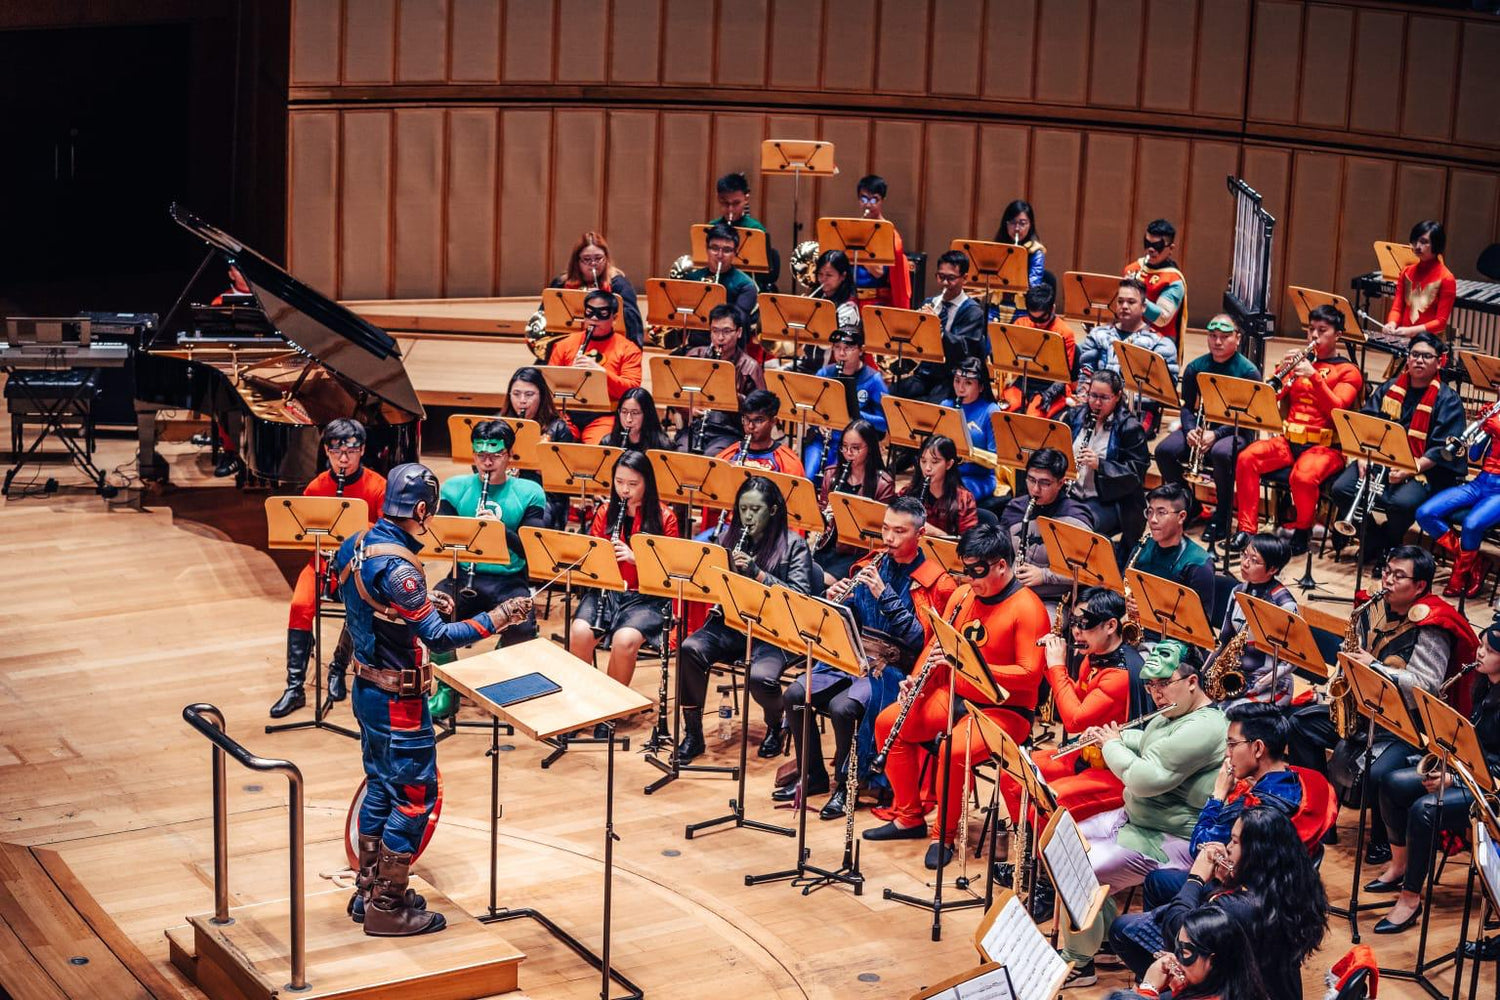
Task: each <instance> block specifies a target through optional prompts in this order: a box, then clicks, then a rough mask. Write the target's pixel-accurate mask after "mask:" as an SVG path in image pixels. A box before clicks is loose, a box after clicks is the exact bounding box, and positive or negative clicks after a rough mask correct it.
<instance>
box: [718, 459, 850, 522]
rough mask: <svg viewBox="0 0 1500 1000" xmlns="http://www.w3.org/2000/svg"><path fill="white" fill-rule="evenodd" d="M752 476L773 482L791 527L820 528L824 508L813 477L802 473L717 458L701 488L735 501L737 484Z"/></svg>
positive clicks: (728, 503)
mask: <svg viewBox="0 0 1500 1000" xmlns="http://www.w3.org/2000/svg"><path fill="white" fill-rule="evenodd" d="M751 476H764V477H765V478H767V479H769V480H770V481H771V482H773V483H775V484H776V488H777V489H779V490H780V491H781V498H782V500H784V501H785V502H786V517H787V526H788V527H789V528H791V529H792V530H793V531H821V530H823V508H822V507H821V506H820V505H819V504H818V490H817V487H815V486H813V484H812V480H811V479H807V478H804V477H803V476H792V475H788V474H787V473H785V472H773V471H771V470H770V469H762V468H760V467H759V466H756V465H730V464H729V463H727V462H720V463H719V464H718V465H717V466H716V467H715V468H714V470H713V472H712V473H711V474H710V477H709V481H708V483H707V484H706V485H705V487H704V490H703V492H705V493H715V494H718V495H719V496H723V497H726V498H727V499H726V500H725V501H724V506H725V507H728V506H730V505H732V504H733V503H734V498H735V496H737V495H738V494H739V491H740V486H742V485H743V484H744V482H745V480H746V479H749V478H750V477H751Z"/></svg>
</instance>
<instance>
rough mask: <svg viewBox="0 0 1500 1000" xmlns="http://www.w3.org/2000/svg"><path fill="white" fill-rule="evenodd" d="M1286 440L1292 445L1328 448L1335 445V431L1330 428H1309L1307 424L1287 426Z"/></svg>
mask: <svg viewBox="0 0 1500 1000" xmlns="http://www.w3.org/2000/svg"><path fill="white" fill-rule="evenodd" d="M1286 439H1287V440H1288V441H1290V442H1291V443H1292V444H1308V445H1323V446H1324V447H1328V446H1329V445H1331V444H1333V429H1332V428H1330V427H1309V426H1307V425H1306V424H1293V423H1288V424H1287V425H1286Z"/></svg>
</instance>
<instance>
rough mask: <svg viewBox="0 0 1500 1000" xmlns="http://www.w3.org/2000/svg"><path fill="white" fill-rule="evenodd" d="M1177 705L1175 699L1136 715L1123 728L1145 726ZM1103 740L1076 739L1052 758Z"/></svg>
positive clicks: (1061, 757) (1092, 745)
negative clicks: (1151, 710)
mask: <svg viewBox="0 0 1500 1000" xmlns="http://www.w3.org/2000/svg"><path fill="white" fill-rule="evenodd" d="M1176 707H1177V703H1176V702H1175V701H1174V702H1173V703H1172V704H1170V705H1168V706H1166V707H1165V708H1158V709H1157V710H1156V711H1154V712H1147V713H1146V714H1145V715H1140V716H1136V717H1135V718H1134V719H1131V720H1130V721H1129V722H1127V723H1125V725H1124V726H1122V727H1121V728H1122V729H1129V728H1130V727H1131V726H1143V725H1145V724H1146V723H1148V722H1150V721H1151V720H1152V719H1154V718H1156V717H1157V716H1158V715H1161V714H1163V713H1164V712H1170V711H1172V709H1174V708H1176ZM1102 742H1103V740H1100V739H1098V738H1097V737H1089V736H1084V737H1082V738H1081V739H1077V740H1074V741H1073V742H1072V743H1069V744H1068V745H1067V746H1065V747H1062V748H1060V749H1058V750H1056V751H1054V752H1053V754H1052V759H1053V760H1062V759H1063V758H1064V757H1067V756H1069V755H1070V754H1075V753H1077V752H1078V751H1080V750H1087V749H1088V748H1089V747H1096V746H1099V745H1100V744H1101V743H1102Z"/></svg>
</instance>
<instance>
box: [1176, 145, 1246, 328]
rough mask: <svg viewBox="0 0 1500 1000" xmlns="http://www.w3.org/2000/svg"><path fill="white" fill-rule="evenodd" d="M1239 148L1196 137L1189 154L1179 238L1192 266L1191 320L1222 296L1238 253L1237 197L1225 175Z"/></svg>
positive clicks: (1233, 167)
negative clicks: (1235, 234) (1235, 219)
mask: <svg viewBox="0 0 1500 1000" xmlns="http://www.w3.org/2000/svg"><path fill="white" fill-rule="evenodd" d="M1239 156H1240V151H1239V148H1238V147H1237V146H1235V145H1234V144H1232V143H1227V142H1195V143H1193V147H1192V152H1191V156H1190V158H1189V165H1188V170H1189V175H1188V184H1187V208H1186V209H1185V210H1184V214H1183V215H1182V217H1181V218H1182V219H1183V224H1182V225H1181V226H1179V227H1178V228H1179V233H1178V238H1177V243H1178V247H1179V249H1181V251H1182V256H1183V260H1184V264H1183V266H1184V267H1186V268H1188V322H1189V323H1191V324H1193V325H1194V326H1202V325H1203V324H1204V323H1206V322H1208V320H1209V319H1210V318H1212V316H1213V314H1214V313H1216V312H1218V311H1219V309H1220V308H1221V306H1222V305H1223V301H1224V287H1225V285H1226V284H1228V277H1229V266H1230V262H1231V261H1232V260H1233V258H1234V201H1233V200H1232V199H1231V198H1230V197H1229V194H1228V191H1227V190H1226V189H1225V187H1224V178H1226V177H1229V176H1231V175H1233V174H1234V173H1236V172H1237V170H1238V168H1239Z"/></svg>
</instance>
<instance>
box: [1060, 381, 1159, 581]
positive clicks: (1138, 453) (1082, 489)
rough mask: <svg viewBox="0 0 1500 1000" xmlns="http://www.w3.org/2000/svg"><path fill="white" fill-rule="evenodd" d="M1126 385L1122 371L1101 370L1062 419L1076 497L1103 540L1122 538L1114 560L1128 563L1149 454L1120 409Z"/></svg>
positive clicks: (1141, 517)
mask: <svg viewBox="0 0 1500 1000" xmlns="http://www.w3.org/2000/svg"><path fill="white" fill-rule="evenodd" d="M1124 391H1125V383H1124V381H1122V380H1121V378H1120V375H1119V373H1118V372H1112V371H1098V372H1095V373H1094V374H1093V376H1092V377H1091V378H1090V380H1089V383H1088V389H1087V393H1088V394H1087V396H1086V397H1085V400H1084V402H1083V403H1082V404H1080V405H1079V406H1075V407H1073V408H1072V409H1071V410H1069V411H1068V412H1067V413H1065V414H1064V415H1063V418H1062V419H1063V423H1065V424H1067V425H1068V429H1069V430H1071V431H1072V432H1073V455H1074V461H1075V462H1076V464H1077V467H1078V481H1077V482H1076V483H1074V484H1073V496H1074V497H1076V498H1077V499H1078V500H1080V501H1082V502H1083V505H1084V506H1085V507H1087V508H1088V509H1089V513H1091V514H1092V515H1093V520H1094V530H1095V531H1096V532H1098V533H1099V534H1101V535H1103V536H1104V537H1105V538H1114V537H1117V536H1118V537H1119V539H1120V541H1119V542H1118V544H1116V546H1115V558H1116V560H1117V561H1118V562H1119V564H1120V565H1121V566H1124V565H1125V564H1126V563H1127V562H1129V561H1130V554H1131V552H1132V551H1134V550H1135V546H1136V542H1137V541H1138V540H1139V539H1140V537H1141V532H1143V531H1144V530H1145V529H1146V518H1145V514H1144V513H1143V510H1142V506H1141V489H1142V487H1143V486H1144V484H1145V482H1146V469H1147V467H1149V466H1150V465H1151V453H1150V451H1148V450H1147V448H1146V432H1145V431H1144V430H1143V429H1142V428H1141V424H1140V421H1138V420H1136V419H1135V417H1133V416H1131V415H1130V413H1129V412H1128V411H1126V410H1124V409H1123V408H1122V407H1121V406H1120V402H1121V396H1122V395H1123V394H1124Z"/></svg>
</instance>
